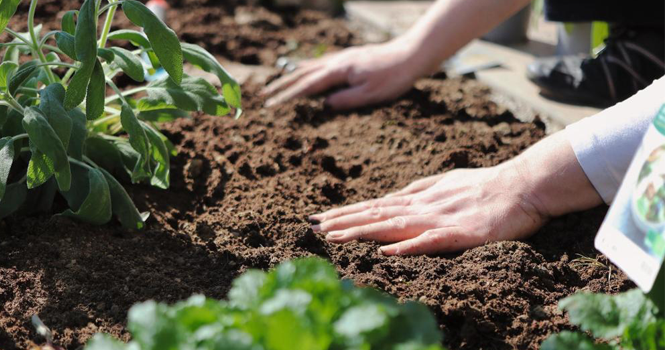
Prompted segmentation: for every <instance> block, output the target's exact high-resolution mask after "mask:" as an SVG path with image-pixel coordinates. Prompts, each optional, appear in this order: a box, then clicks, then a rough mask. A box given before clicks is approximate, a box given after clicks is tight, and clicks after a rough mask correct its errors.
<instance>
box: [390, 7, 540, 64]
mask: <svg viewBox="0 0 665 350" xmlns="http://www.w3.org/2000/svg"><path fill="white" fill-rule="evenodd" d="M530 2H531V1H530V0H438V1H437V2H436V3H434V5H432V7H430V8H429V10H428V11H427V13H426V14H425V15H424V16H423V17H422V18H420V19H419V20H418V22H417V23H416V24H415V25H414V26H413V27H412V28H411V29H409V31H408V32H407V33H405V34H404V35H402V36H401V37H399V38H398V39H397V40H399V41H401V42H402V43H404V44H405V45H408V46H409V48H410V50H411V51H412V52H413V56H414V57H413V62H414V65H415V66H416V67H418V69H419V70H420V72H419V74H420V75H425V74H429V73H432V72H433V71H435V70H437V69H438V66H439V65H440V63H441V62H442V61H443V60H445V59H447V58H449V57H450V56H452V55H453V54H454V53H455V52H457V51H458V50H459V49H461V48H462V47H463V46H464V45H466V44H468V43H469V42H470V41H471V40H473V39H475V38H478V37H480V36H481V35H483V34H485V33H487V32H488V31H490V30H491V29H492V28H494V27H495V26H497V25H498V24H500V23H501V22H503V21H504V20H505V19H507V18H509V17H510V16H511V15H513V14H514V13H516V12H517V11H519V10H520V9H521V8H523V7H524V6H526V5H528V4H529V3H530Z"/></svg>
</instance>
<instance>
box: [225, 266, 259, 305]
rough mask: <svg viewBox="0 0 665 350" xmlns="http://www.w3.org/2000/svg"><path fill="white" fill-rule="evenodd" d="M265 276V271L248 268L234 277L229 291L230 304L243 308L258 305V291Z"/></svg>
mask: <svg viewBox="0 0 665 350" xmlns="http://www.w3.org/2000/svg"><path fill="white" fill-rule="evenodd" d="M266 278H267V275H266V273H265V272H263V271H259V270H249V271H247V272H245V273H244V274H243V275H242V276H240V277H238V278H236V279H235V280H234V281H233V286H232V287H231V290H230V291H229V301H230V303H231V305H233V306H234V307H237V308H239V309H243V310H245V309H251V308H253V307H256V306H258V305H259V300H260V299H259V298H260V291H261V288H262V287H263V285H264V284H265V282H266Z"/></svg>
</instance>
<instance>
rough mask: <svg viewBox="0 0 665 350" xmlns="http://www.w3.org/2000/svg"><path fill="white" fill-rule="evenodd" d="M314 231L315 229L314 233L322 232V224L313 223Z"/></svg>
mask: <svg viewBox="0 0 665 350" xmlns="http://www.w3.org/2000/svg"><path fill="white" fill-rule="evenodd" d="M312 231H314V233H319V232H321V225H312Z"/></svg>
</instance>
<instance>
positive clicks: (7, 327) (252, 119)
mask: <svg viewBox="0 0 665 350" xmlns="http://www.w3.org/2000/svg"><path fill="white" fill-rule="evenodd" d="M45 3H47V4H50V5H53V3H61V2H55V1H52V2H48V1H46V2H45ZM185 3H187V4H188V6H189V7H190V8H188V10H187V13H186V14H183V16H182V18H180V20H178V18H177V17H174V15H172V16H171V17H170V18H171V20H172V23H171V24H172V26H173V27H174V29H176V31H179V32H180V33H184V34H182V35H183V38H184V39H187V40H193V41H197V40H201V42H199V43H201V44H205V43H206V42H209V43H213V44H207V45H205V46H206V47H208V48H209V49H211V51H215V48H216V47H217V48H219V46H224V45H225V44H224V43H228V42H230V41H233V40H235V41H236V43H237V45H238V47H245V48H248V49H247V50H248V51H251V50H250V49H251V48H254V49H253V50H254V53H255V54H254V57H255V58H256V61H255V62H250V63H261V64H272V63H274V60H275V58H276V57H274V56H272V55H273V54H274V53H275V52H279V50H282V49H283V50H286V51H288V50H290V49H289V48H285V46H287V45H290V44H288V43H287V42H288V41H289V40H301V41H302V42H304V43H306V44H307V45H309V47H311V48H313V47H316V45H317V44H316V43H317V40H321V41H322V42H325V43H326V45H329V47H328V49H335V48H337V47H341V46H346V45H348V44H351V43H353V42H354V41H355V39H354V37H353V35H352V34H351V33H349V32H348V31H346V30H345V29H343V28H344V27H343V25H342V23H341V22H340V21H338V20H331V19H327V18H326V17H324V16H323V15H320V14H317V13H314V12H298V13H296V14H293V13H275V12H270V11H268V10H266V9H256V8H247V7H243V8H240V10H241V11H246V12H248V13H251V14H257V13H259V14H263V15H262V16H266V17H270V18H272V21H274V22H275V23H272V24H270V23H269V24H266V23H264V22H265V21H254V22H252V21H249V22H248V23H249V24H245V25H237V26H235V25H233V24H232V23H233V21H234V20H235V19H237V16H236V14H237V12H238V11H236V13H234V12H233V10H231V9H229V8H226V9H224V8H217V7H215V8H208V9H204V10H200V11H204V12H206V13H207V14H208V15H207V16H205V17H203V18H204V21H201V20H197V21H194V17H191V16H194V15H192V14H191V13H195V12H197V11H199V10H193V5H201V6H204V5H206V2H205V1H196V0H189V1H180V2H177V3H175V4H174V7H175V8H176V9H177V8H179V7H181V6H185ZM60 9H61V8H60V6H58V8H57V10H56V11H59V10H60ZM216 11H217V12H216ZM183 12H184V11H183ZM190 17H191V18H190ZM294 18H299V19H298V20H294ZM307 18H315V19H316V18H318V19H316V20H312V21H310V22H308V20H307ZM119 21H120V24H119V25H122V20H119ZM280 21H281V22H280ZM298 21H301V22H298ZM199 22H201V23H199ZM219 23H222V24H224V25H225V27H224V29H223V30H220V29H219V28H218V27H216V26H217V24H219ZM297 23H300V24H303V23H304V24H303V25H305V27H304V28H305V29H304V30H302V31H300V30H295V28H296V27H295V25H296V24H297ZM307 23H309V24H307ZM325 23H328V24H325ZM321 28H324V29H321ZM326 28H327V29H330V30H327V29H326ZM331 28H334V30H333V29H331ZM317 30H323V31H324V32H325V33H322V34H321V33H319V34H316V31H317ZM333 31H337V34H332V33H333ZM252 33H254V34H252ZM256 33H258V34H256ZM303 33H305V34H303ZM307 33H309V34H307ZM253 35H258V36H256V37H255V38H256V39H251V38H254V37H253ZM331 35H332V36H331ZM250 39H251V40H250ZM254 40H256V41H254ZM245 43H249V44H247V45H245ZM270 43H273V44H274V45H273V44H270ZM270 45H273V46H270ZM307 45H303V47H307ZM227 48H228V50H232V51H233V52H236V49H237V48H229V47H228V44H227V46H226V47H225V48H221V49H219V50H218V51H215V53H216V54H218V55H222V56H224V55H226V57H227V58H229V59H236V60H240V61H242V60H243V57H244V56H235V54H233V55H227V54H226V53H228V52H230V51H228V52H227V51H225V50H226V49H227ZM286 51H285V52H284V53H286ZM268 53H270V54H268ZM250 56H251V55H250ZM248 57H249V56H248ZM259 88H260V86H256V85H247V84H246V85H245V86H243V92H244V101H243V102H244V104H245V107H246V112H245V113H244V115H243V116H242V118H241V119H239V120H233V119H232V118H230V117H221V118H219V117H217V118H216V117H210V116H205V115H196V116H195V118H194V119H192V120H180V121H177V122H175V123H173V124H171V125H166V126H165V133H166V134H167V136H169V138H170V139H171V140H172V141H173V142H174V143H175V144H176V146H177V148H178V151H179V154H178V156H177V157H175V158H174V159H173V161H172V167H171V176H172V179H171V182H172V184H171V188H170V189H169V190H168V191H164V190H158V189H154V188H150V187H148V186H143V185H134V186H128V190H129V192H130V195H131V196H132V197H133V199H134V201H135V202H136V203H137V205H138V206H139V208H140V209H141V210H149V211H150V212H151V213H152V215H151V217H150V219H149V221H148V223H149V225H148V227H147V229H146V230H145V231H142V232H127V231H124V230H122V229H120V228H119V226H118V225H117V223H112V224H110V225H107V226H105V227H95V226H90V225H86V224H81V223H78V222H74V221H71V220H69V219H65V218H59V217H50V216H43V217H31V218H9V219H7V220H5V221H4V222H1V223H0V306H1V307H0V349H24V348H27V347H28V345H29V342H30V341H37V342H39V341H41V340H40V339H39V338H38V337H37V336H36V335H35V332H34V331H33V329H32V327H31V325H30V322H29V319H30V316H31V315H33V314H39V315H40V317H41V318H42V320H43V321H44V322H45V323H46V324H47V325H48V326H49V327H51V328H52V329H53V331H54V332H55V335H56V341H57V343H59V344H60V345H62V346H64V347H66V348H67V349H76V348H77V347H80V346H81V345H82V344H84V343H85V341H86V340H87V339H89V338H90V337H91V336H92V335H93V334H94V333H96V332H108V333H111V334H113V335H114V336H116V337H118V338H120V339H123V340H129V334H128V332H127V331H126V330H125V328H124V325H125V319H126V316H127V310H128V309H129V308H130V307H131V305H132V304H134V303H136V302H140V301H144V300H147V299H156V300H160V301H166V302H175V301H177V300H180V299H183V298H187V297H188V296H190V295H191V294H193V293H202V294H205V295H207V296H209V297H213V298H224V297H225V296H226V293H227V292H228V290H229V288H230V283H231V281H232V280H233V278H235V277H237V276H238V275H239V274H241V273H242V272H244V271H246V270H247V269H249V268H260V269H268V268H271V267H273V266H275V265H276V264H278V263H279V262H281V261H284V260H287V259H292V258H296V257H302V256H311V255H317V256H321V257H324V258H326V259H329V260H330V261H332V262H333V263H334V264H335V265H336V266H337V269H338V271H339V272H340V275H341V276H342V277H344V278H349V279H352V280H354V281H355V282H356V283H357V284H359V285H367V286H373V287H377V288H379V289H381V290H384V291H386V292H388V293H390V294H392V295H394V296H395V297H397V298H399V299H401V300H419V301H421V302H423V303H425V304H427V305H428V306H429V307H430V309H431V310H432V311H433V312H434V313H435V315H436V317H437V319H438V321H439V324H440V326H441V329H442V330H443V331H444V332H445V335H446V339H445V341H444V344H445V345H446V346H448V347H449V348H450V349H537V348H538V345H539V344H540V342H541V341H542V340H543V339H545V338H546V337H547V335H549V334H551V333H552V332H558V331H561V330H564V329H570V328H571V326H570V325H569V324H568V323H567V320H566V317H565V316H564V315H563V314H562V313H560V312H559V311H557V309H556V304H557V301H558V300H559V299H561V298H563V297H565V296H567V295H570V294H571V293H574V292H576V291H579V290H588V291H594V292H605V293H616V292H618V291H621V290H625V289H627V288H630V287H631V286H632V284H631V283H630V282H629V281H628V280H627V279H626V278H625V276H624V275H623V274H621V273H620V272H616V270H615V269H614V268H613V269H612V270H611V278H608V273H609V272H610V269H609V268H608V267H603V266H602V264H608V263H607V261H606V259H605V258H604V257H602V256H600V255H599V254H598V253H597V252H596V251H595V250H594V248H593V238H594V236H595V233H596V231H597V229H598V227H599V225H600V223H601V221H602V219H603V216H604V214H605V211H606V208H599V209H596V210H592V211H588V212H584V213H579V214H572V215H568V216H565V217H562V218H559V219H556V220H553V221H552V222H550V223H549V224H548V225H547V226H545V227H544V228H543V229H542V230H541V231H540V232H538V233H537V234H536V235H535V236H533V238H531V239H529V240H527V241H524V242H498V243H490V244H487V245H485V246H482V247H478V248H475V249H471V250H468V251H466V252H462V253H457V254H447V255H442V256H429V257H428V256H421V257H385V256H382V255H381V254H379V253H378V251H377V248H378V245H377V244H374V243H367V242H360V243H350V244H347V245H342V246H340V245H330V244H328V243H326V242H325V240H324V239H323V238H322V237H321V236H320V235H317V234H314V233H313V232H312V230H311V229H310V228H309V224H308V223H307V222H306V220H305V219H306V217H307V216H308V215H309V214H313V213H316V212H319V211H321V210H325V209H328V208H331V207H334V206H339V205H343V204H347V203H353V202H356V201H360V200H364V199H369V198H373V197H376V196H381V195H383V194H385V193H388V192H390V191H394V190H396V189H398V188H400V187H402V186H405V185H407V184H408V183H409V182H411V181H413V180H415V179H418V178H422V177H423V176H427V175H432V174H437V173H440V172H443V171H447V170H450V169H453V168H462V167H484V166H492V165H495V164H498V163H500V162H502V161H504V160H506V159H509V158H511V157H513V156H515V155H516V154H518V153H519V152H521V151H522V150H524V149H525V148H527V147H528V146H530V145H531V144H533V143H535V142H537V141H538V140H539V139H541V138H542V137H544V136H545V130H544V125H543V124H542V123H539V122H537V121H536V122H522V121H519V120H517V119H515V118H514V117H513V116H512V114H511V113H510V111H507V110H506V109H505V108H503V107H501V106H497V105H496V104H495V103H493V102H491V101H490V100H489V93H490V92H489V90H488V89H487V88H486V87H484V86H482V85H480V84H479V83H477V82H476V81H474V80H464V79H437V78H431V79H424V80H421V81H420V82H418V84H417V85H416V87H415V88H414V89H412V90H411V91H410V92H409V93H408V94H407V95H406V96H405V97H404V98H402V99H400V100H398V101H396V102H393V103H390V104H387V105H383V106H379V107H375V108H365V109H361V110H356V111H353V112H346V113H337V112H334V111H331V110H329V109H327V108H326V107H325V106H324V105H323V103H322V101H321V99H311V100H305V99H303V100H299V101H295V102H291V103H288V104H285V105H283V106H278V107H275V108H270V109H266V108H263V107H262V103H263V101H262V98H261V97H259V96H258V95H257V91H258V90H259ZM580 256H586V257H591V258H596V257H598V261H599V262H600V263H601V264H580V263H579V260H575V259H577V258H579V257H580ZM303 350H306V349H303Z"/></svg>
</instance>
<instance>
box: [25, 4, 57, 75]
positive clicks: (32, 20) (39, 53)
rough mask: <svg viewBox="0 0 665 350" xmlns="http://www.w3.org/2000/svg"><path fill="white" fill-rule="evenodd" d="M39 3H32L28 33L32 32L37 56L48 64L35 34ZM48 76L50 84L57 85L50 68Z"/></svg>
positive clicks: (33, 46) (31, 36)
mask: <svg viewBox="0 0 665 350" xmlns="http://www.w3.org/2000/svg"><path fill="white" fill-rule="evenodd" d="M37 1H38V0H32V1H31V2H30V10H29V12H28V31H29V32H30V39H32V48H33V51H34V52H35V53H36V54H37V56H38V57H39V60H40V61H41V62H42V63H46V62H48V61H47V60H46V57H45V56H44V53H43V52H42V48H41V47H39V40H37V39H38V38H37V34H36V33H35V11H36V10H37ZM46 76H47V78H48V81H49V84H53V83H55V81H56V80H55V75H53V72H51V70H50V69H48V68H47V69H46Z"/></svg>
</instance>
